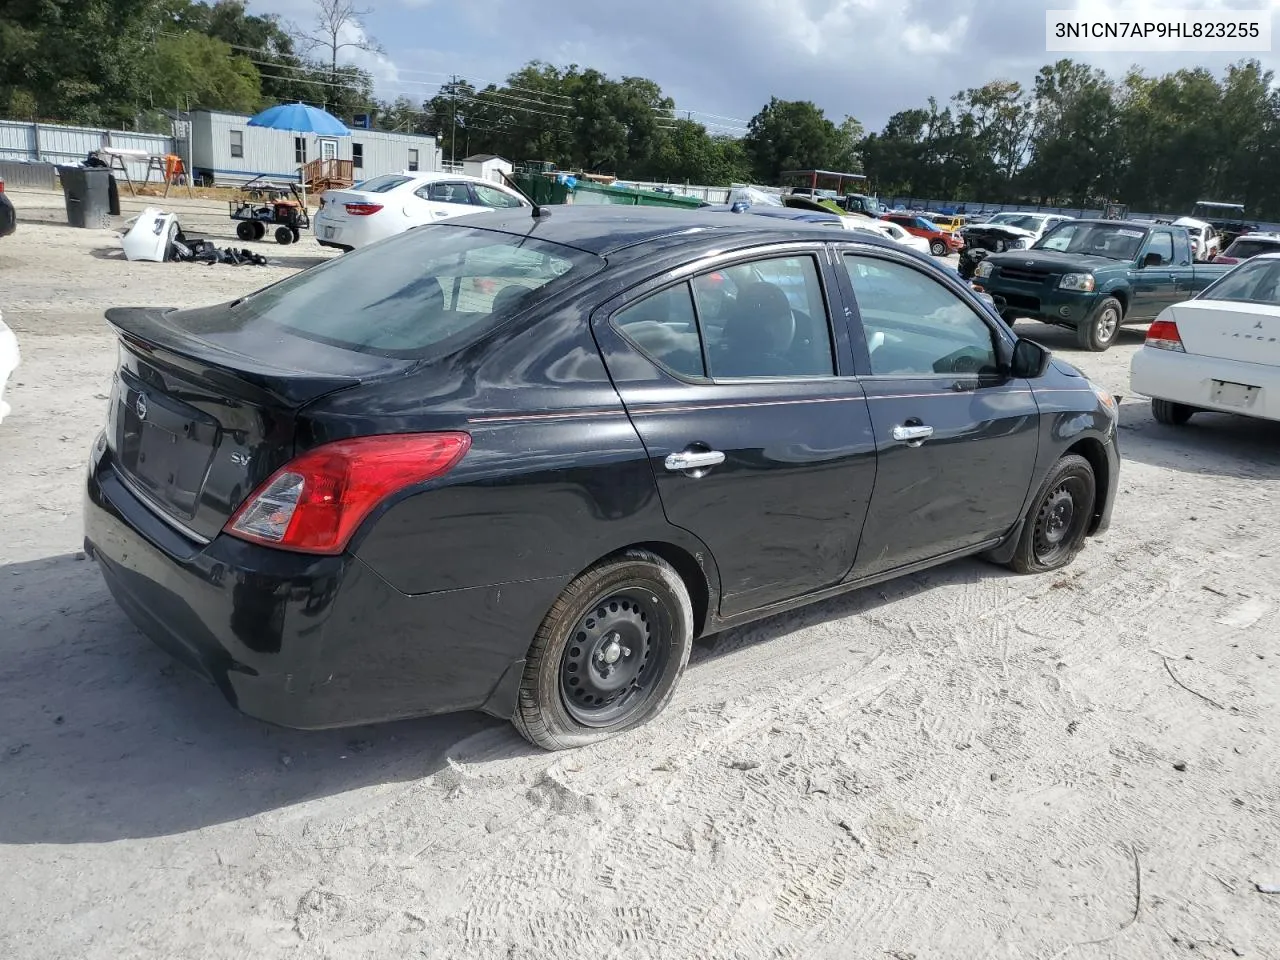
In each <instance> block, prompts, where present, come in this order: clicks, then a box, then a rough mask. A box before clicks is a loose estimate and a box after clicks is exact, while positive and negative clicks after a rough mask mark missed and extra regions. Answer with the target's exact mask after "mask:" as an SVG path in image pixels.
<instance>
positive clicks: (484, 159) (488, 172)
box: [462, 153, 514, 183]
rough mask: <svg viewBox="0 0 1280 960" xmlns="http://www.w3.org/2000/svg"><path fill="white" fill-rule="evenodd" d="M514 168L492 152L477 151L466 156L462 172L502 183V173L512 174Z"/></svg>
mask: <svg viewBox="0 0 1280 960" xmlns="http://www.w3.org/2000/svg"><path fill="white" fill-rule="evenodd" d="M513 169H514V167H513V166H512V164H511V163H510V162H509V161H507V160H503V159H502V158H501V157H496V156H494V155H493V154H492V153H477V154H474V155H472V156H470V157H466V158H465V159H464V160H463V161H462V172H463V173H465V174H467V176H471V177H479V178H480V179H481V180H493V181H496V182H497V183H502V182H503V181H502V174H504V173H505V174H506V175H507V176H511V171H512V170H513Z"/></svg>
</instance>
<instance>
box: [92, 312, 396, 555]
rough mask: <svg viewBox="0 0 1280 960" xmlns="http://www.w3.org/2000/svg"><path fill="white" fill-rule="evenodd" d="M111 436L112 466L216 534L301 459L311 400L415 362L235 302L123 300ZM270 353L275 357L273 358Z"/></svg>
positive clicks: (205, 535)
mask: <svg viewBox="0 0 1280 960" xmlns="http://www.w3.org/2000/svg"><path fill="white" fill-rule="evenodd" d="M106 317H107V321H108V322H109V323H110V324H111V325H112V327H114V328H115V330H116V333H117V336H118V338H119V344H120V345H119V362H118V365H117V369H116V372H115V377H114V380H113V383H112V392H111V400H110V408H109V412H108V418H107V445H108V448H109V451H110V461H111V466H112V468H113V470H114V471H115V473H116V475H117V476H118V477H119V478H120V479H121V481H122V483H124V485H125V486H127V487H128V488H129V489H130V490H131V491H132V492H133V493H134V494H136V495H137V496H138V497H139V498H140V499H142V500H143V501H144V502H146V503H147V504H148V505H149V506H150V507H151V508H152V509H153V510H155V511H156V512H158V513H160V514H162V515H163V517H164V518H165V519H166V520H167V521H168V522H169V523H170V524H171V525H174V526H177V527H179V528H180V529H182V530H183V531H184V532H186V533H188V534H189V535H192V536H193V537H194V538H197V539H204V540H208V539H212V538H213V537H215V536H217V534H218V532H219V531H220V530H221V529H222V527H223V525H224V524H225V523H226V520H227V518H228V517H230V516H231V514H232V513H233V512H234V511H235V509H236V507H238V506H239V505H240V503H241V502H242V501H243V500H244V498H245V497H246V496H247V495H248V494H249V493H250V492H251V491H252V490H253V489H254V488H255V487H256V486H257V485H258V484H259V483H261V482H262V481H263V480H264V479H266V477H268V476H269V475H270V474H271V473H272V471H274V470H275V469H276V468H277V467H279V466H280V465H282V464H283V463H285V462H287V461H288V460H289V459H290V457H292V456H293V454H294V450H295V442H296V439H297V437H298V414H299V411H301V410H302V408H303V407H305V406H306V405H307V404H308V403H310V402H312V401H313V400H317V399H319V398H320V397H323V396H326V395H328V394H331V393H334V392H335V391H338V390H343V389H347V388H349V387H353V386H356V385H358V384H360V383H362V382H365V381H367V380H368V379H370V378H371V377H375V376H379V375H382V374H385V373H388V372H392V370H393V368H400V367H406V366H408V365H409V364H408V362H407V361H396V360H388V359H386V358H383V357H375V356H368V355H364V354H360V353H356V352H353V351H349V350H343V349H340V348H337V347H331V346H328V345H326V344H323V343H317V342H315V341H311V340H306V339H302V338H299V337H295V336H292V335H289V334H288V333H286V332H283V331H280V330H279V329H276V330H274V331H272V332H271V333H270V334H267V333H266V332H264V331H263V330H261V329H260V328H258V327H256V326H248V325H242V324H240V323H238V322H237V319H236V316H235V308H234V305H228V306H220V307H212V308H206V309H202V310H188V311H177V310H172V309H147V308H118V309H112V310H108V311H107V314H106ZM267 358H270V359H267Z"/></svg>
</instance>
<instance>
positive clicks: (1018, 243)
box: [1005, 237, 1027, 250]
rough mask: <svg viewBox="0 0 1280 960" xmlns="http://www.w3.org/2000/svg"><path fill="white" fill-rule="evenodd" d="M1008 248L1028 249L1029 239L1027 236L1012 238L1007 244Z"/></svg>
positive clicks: (1006, 247)
mask: <svg viewBox="0 0 1280 960" xmlns="http://www.w3.org/2000/svg"><path fill="white" fill-rule="evenodd" d="M1005 249H1006V250H1025V249H1027V241H1026V238H1025V237H1019V238H1018V239H1017V240H1010V241H1009V243H1008V244H1007V245H1006V246H1005Z"/></svg>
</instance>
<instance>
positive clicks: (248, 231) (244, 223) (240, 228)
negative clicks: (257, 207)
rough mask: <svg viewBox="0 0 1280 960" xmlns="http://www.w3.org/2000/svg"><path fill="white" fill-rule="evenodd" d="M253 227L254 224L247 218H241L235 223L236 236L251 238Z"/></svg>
mask: <svg viewBox="0 0 1280 960" xmlns="http://www.w3.org/2000/svg"><path fill="white" fill-rule="evenodd" d="M253 227H254V225H253V224H252V223H250V222H249V221H248V220H241V221H240V222H239V223H237V224H236V236H237V237H239V238H240V239H241V240H252V239H253Z"/></svg>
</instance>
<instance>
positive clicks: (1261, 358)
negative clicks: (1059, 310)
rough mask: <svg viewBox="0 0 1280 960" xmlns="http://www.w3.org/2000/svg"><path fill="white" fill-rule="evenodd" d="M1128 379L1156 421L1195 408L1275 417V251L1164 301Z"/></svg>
mask: <svg viewBox="0 0 1280 960" xmlns="http://www.w3.org/2000/svg"><path fill="white" fill-rule="evenodd" d="M1129 386H1130V388H1131V389H1132V390H1133V392H1134V393H1137V394H1140V395H1142V396H1145V397H1150V398H1151V413H1152V415H1153V416H1154V417H1155V418H1156V419H1157V420H1158V421H1160V422H1161V423H1168V424H1175V425H1181V424H1184V423H1186V422H1187V421H1188V420H1190V419H1191V417H1192V415H1194V414H1195V413H1197V412H1199V411H1202V410H1214V411H1219V412H1222V413H1238V414H1242V415H1244V416H1248V417H1258V418H1260V419H1263V420H1280V253H1264V254H1261V255H1259V256H1256V257H1254V258H1253V259H1252V260H1246V261H1245V262H1244V263H1242V264H1240V266H1238V267H1236V268H1235V269H1234V270H1232V271H1231V272H1230V273H1227V274H1225V275H1223V276H1222V277H1220V278H1219V279H1217V280H1215V281H1214V282H1213V283H1211V284H1210V285H1209V286H1207V287H1205V288H1204V290H1202V291H1201V292H1200V293H1199V294H1198V295H1197V296H1196V297H1195V299H1193V300H1187V301H1185V302H1183V303H1176V304H1174V305H1173V306H1171V307H1166V308H1165V309H1164V311H1163V312H1161V314H1160V316H1158V317H1157V318H1156V320H1155V322H1154V323H1152V324H1151V328H1150V330H1148V332H1147V342H1146V343H1145V344H1144V345H1143V347H1142V349H1141V350H1139V351H1138V352H1137V353H1135V354H1134V355H1133V360H1132V361H1131V363H1130V365H1129Z"/></svg>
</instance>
